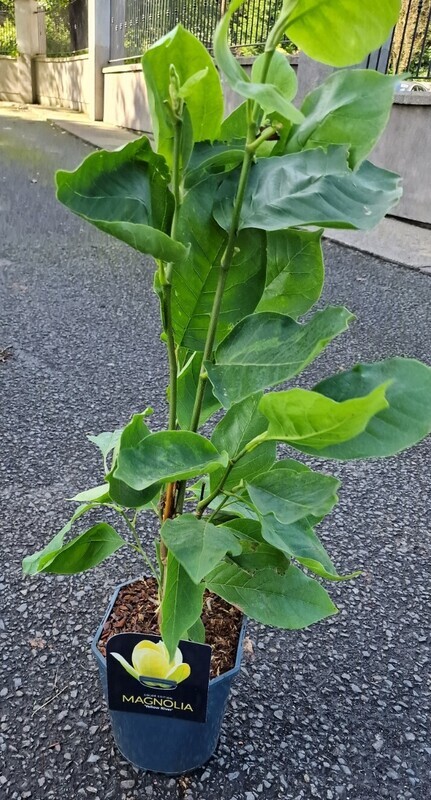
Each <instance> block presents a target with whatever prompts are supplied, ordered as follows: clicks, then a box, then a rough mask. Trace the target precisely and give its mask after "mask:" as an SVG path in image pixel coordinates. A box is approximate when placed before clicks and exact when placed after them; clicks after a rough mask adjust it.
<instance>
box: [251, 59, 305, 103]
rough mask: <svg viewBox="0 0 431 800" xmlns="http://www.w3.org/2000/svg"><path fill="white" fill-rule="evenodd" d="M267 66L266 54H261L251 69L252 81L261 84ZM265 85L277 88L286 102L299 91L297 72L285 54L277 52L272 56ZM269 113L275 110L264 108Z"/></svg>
mask: <svg viewBox="0 0 431 800" xmlns="http://www.w3.org/2000/svg"><path fill="white" fill-rule="evenodd" d="M265 64H266V54H265V53H261V54H260V55H259V56H258V57H257V58H256V60H255V61H254V63H253V66H252V69H251V79H252V81H253V82H254V83H260V81H261V80H262V77H263V70H264V69H265ZM264 82H265V83H268V84H271V85H272V86H275V87H276V88H277V89H278V90H279V91H280V94H281V95H282V96H283V97H284V98H285V100H293V98H294V97H295V95H296V93H297V91H298V80H297V77H296V72H295V70H294V69H293V67H292V66H291V65H290V61H289V59H288V58H287V56H286V55H285V54H284V53H280V52H279V51H277V50H276V51H275V52H274V53H273V54H272V58H271V62H270V65H269V69H268V72H267V75H266V79H265V81H264ZM263 110H264V111H266V112H267V113H268V112H269V113H270V112H271V111H274V110H275V109H273V108H269V107H268V108H267V107H266V106H263Z"/></svg>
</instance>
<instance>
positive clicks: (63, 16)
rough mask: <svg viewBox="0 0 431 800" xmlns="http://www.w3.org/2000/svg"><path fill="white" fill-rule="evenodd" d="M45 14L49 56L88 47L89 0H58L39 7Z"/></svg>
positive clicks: (63, 54)
mask: <svg viewBox="0 0 431 800" xmlns="http://www.w3.org/2000/svg"><path fill="white" fill-rule="evenodd" d="M38 11H39V13H41V14H44V17H45V26H46V53H47V55H48V56H66V55H73V54H74V53H79V52H82V51H85V50H87V48H88V9H87V0H58V2H57V3H46V4H45V3H44V2H43V0H41V4H40V6H39V9H38Z"/></svg>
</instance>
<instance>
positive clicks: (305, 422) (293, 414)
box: [259, 383, 389, 454]
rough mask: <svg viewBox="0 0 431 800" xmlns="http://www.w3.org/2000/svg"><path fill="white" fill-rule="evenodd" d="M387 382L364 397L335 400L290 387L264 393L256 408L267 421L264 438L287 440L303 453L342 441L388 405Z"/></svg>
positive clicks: (365, 425) (363, 427) (350, 436)
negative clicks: (303, 450)
mask: <svg viewBox="0 0 431 800" xmlns="http://www.w3.org/2000/svg"><path fill="white" fill-rule="evenodd" d="M388 385H389V384H388V383H384V384H383V385H382V386H378V387H377V388H376V389H374V390H373V391H372V392H370V394H368V395H365V396H364V397H358V398H353V399H352V400H344V401H343V402H341V403H338V402H337V401H336V400H332V399H331V398H329V397H325V396H324V395H322V394H319V393H318V392H309V391H308V390H306V389H290V390H289V391H287V392H271V393H270V394H267V395H265V396H264V397H263V398H262V399H261V401H260V403H259V410H260V411H261V412H262V414H263V415H264V416H265V417H266V418H267V419H268V420H269V426H268V430H267V431H266V433H265V438H267V439H275V440H277V441H279V442H288V443H289V444H291V445H292V446H293V447H297V448H298V449H299V450H301V449H302V447H305V448H306V451H307V453H309V452H311V451H315V452H316V453H317V454H318V453H319V450H322V449H323V448H324V447H330V446H331V445H333V444H338V443H340V442H346V441H348V440H349V439H353V438H354V437H355V436H358V434H360V433H362V431H364V430H365V428H366V427H367V425H368V423H369V421H370V420H371V418H372V417H374V416H375V415H376V414H378V412H379V411H382V410H383V409H385V408H387V407H388V405H389V404H388V401H387V400H386V398H385V392H386V390H387V388H388Z"/></svg>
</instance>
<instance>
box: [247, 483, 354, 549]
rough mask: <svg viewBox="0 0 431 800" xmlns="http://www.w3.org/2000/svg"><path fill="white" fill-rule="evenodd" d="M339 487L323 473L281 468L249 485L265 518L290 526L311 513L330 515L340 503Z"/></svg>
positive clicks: (253, 497) (254, 502) (251, 494)
mask: <svg viewBox="0 0 431 800" xmlns="http://www.w3.org/2000/svg"><path fill="white" fill-rule="evenodd" d="M339 486H340V481H337V480H336V478H331V477H329V476H328V475H321V474H320V473H319V472H312V471H311V470H310V471H309V472H293V471H292V470H289V469H284V470H283V469H279V470H276V471H274V472H267V473H266V475H259V476H258V477H257V478H254V480H253V481H251V482H250V483H247V490H248V493H249V495H250V498H251V501H252V503H253V504H254V505H255V506H256V508H257V510H258V512H259V514H260V515H261V516H265V515H266V514H274V516H275V517H276V518H277V519H278V520H279V521H280V522H284V523H285V524H286V525H289V524H291V523H293V522H296V521H297V520H299V519H304V518H306V517H308V516H309V515H310V514H313V515H314V516H321V515H322V516H325V515H326V514H329V512H330V511H331V509H332V508H333V507H334V505H335V504H336V502H337V500H338V497H337V489H338V488H339ZM271 544H273V543H272V542H271Z"/></svg>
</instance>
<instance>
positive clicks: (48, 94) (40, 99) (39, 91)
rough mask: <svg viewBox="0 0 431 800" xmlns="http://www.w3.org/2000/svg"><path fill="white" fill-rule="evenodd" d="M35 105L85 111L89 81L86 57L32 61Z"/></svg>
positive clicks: (39, 57)
mask: <svg viewBox="0 0 431 800" xmlns="http://www.w3.org/2000/svg"><path fill="white" fill-rule="evenodd" d="M33 66H34V79H35V93H36V102H37V103H40V104H41V105H43V106H57V107H58V106H59V107H60V108H72V109H74V110H75V111H84V112H87V111H88V105H89V98H90V95H91V85H90V83H91V81H90V70H89V61H88V55H80V56H68V57H65V58H48V57H47V56H37V57H36V58H35V59H34V64H33Z"/></svg>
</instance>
